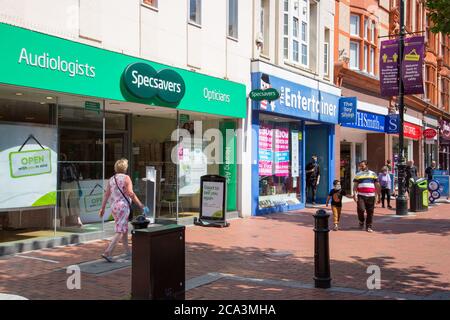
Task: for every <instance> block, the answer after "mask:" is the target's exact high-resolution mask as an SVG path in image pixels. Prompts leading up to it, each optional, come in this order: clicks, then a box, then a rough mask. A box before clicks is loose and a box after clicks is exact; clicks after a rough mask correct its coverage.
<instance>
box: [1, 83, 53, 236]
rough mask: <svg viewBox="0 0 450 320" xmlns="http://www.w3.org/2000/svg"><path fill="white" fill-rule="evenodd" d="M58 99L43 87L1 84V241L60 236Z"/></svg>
mask: <svg viewBox="0 0 450 320" xmlns="http://www.w3.org/2000/svg"><path fill="white" fill-rule="evenodd" d="M54 102H55V99H54V97H51V96H50V95H48V94H47V95H45V94H43V93H40V92H37V91H32V90H28V89H24V88H14V87H6V86H2V87H1V88H0V137H1V139H0V177H1V188H0V245H3V244H6V245H7V243H9V242H12V241H18V240H26V239H32V238H36V237H39V236H42V237H52V236H54V213H55V206H56V196H55V191H56V181H57V173H56V172H57V170H56V167H57V165H56V158H57V128H56V125H55V121H56V116H55V111H56V107H55V103H54Z"/></svg>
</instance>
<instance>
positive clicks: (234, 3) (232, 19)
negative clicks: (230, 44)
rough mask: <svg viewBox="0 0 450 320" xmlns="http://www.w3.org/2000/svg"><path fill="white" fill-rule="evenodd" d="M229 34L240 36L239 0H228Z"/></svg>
mask: <svg viewBox="0 0 450 320" xmlns="http://www.w3.org/2000/svg"><path fill="white" fill-rule="evenodd" d="M228 36H229V37H232V38H235V39H237V38H238V0H228Z"/></svg>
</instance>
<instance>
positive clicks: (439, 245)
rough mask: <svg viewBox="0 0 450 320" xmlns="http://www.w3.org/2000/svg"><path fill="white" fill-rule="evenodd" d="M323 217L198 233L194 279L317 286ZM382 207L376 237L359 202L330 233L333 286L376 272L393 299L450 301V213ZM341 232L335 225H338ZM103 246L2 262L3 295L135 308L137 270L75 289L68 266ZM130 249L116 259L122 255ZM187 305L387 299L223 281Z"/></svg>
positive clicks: (307, 213) (236, 223)
mask: <svg viewBox="0 0 450 320" xmlns="http://www.w3.org/2000/svg"><path fill="white" fill-rule="evenodd" d="M314 211H315V209H305V210H302V211H301V212H295V213H289V214H274V215H268V216H263V217H252V218H246V219H239V220H233V221H231V227H229V228H224V229H215V228H201V227H189V228H187V231H186V242H187V243H186V244H187V245H186V263H187V266H186V279H191V278H193V277H197V276H201V275H204V274H206V273H208V272H220V273H230V274H234V275H238V276H241V277H251V278H261V279H288V280H293V281H299V282H301V283H305V284H312V283H313V282H312V277H313V273H314V262H313V254H314V248H313V239H314V237H313V231H312V228H313V218H312V213H313V212H314ZM394 213H395V212H394V211H390V210H387V209H381V208H377V210H376V216H375V220H374V229H375V233H373V234H369V233H367V232H364V231H360V230H358V229H357V218H356V213H355V205H354V203H346V204H345V205H344V210H343V216H342V221H341V228H342V230H341V231H338V232H332V231H331V232H330V252H331V260H332V262H331V270H332V278H333V282H332V284H333V286H334V287H336V286H338V287H346V288H354V289H362V290H367V287H366V279H367V277H368V276H369V274H367V273H366V270H367V267H368V266H369V265H373V264H374V265H377V266H379V267H380V268H381V279H382V280H381V285H382V289H383V290H387V291H389V292H397V293H407V294H413V295H416V296H421V297H425V296H428V295H430V294H433V293H440V292H449V291H448V290H449V288H450V255H449V254H448V252H450V205H448V204H442V205H439V206H436V207H433V208H431V210H430V211H429V212H426V213H418V214H417V215H416V216H410V217H402V218H396V217H392V215H393V214H394ZM330 223H331V219H330ZM106 243H107V242H106V241H104V240H99V241H93V242H89V243H86V244H82V245H78V246H70V247H59V248H54V249H44V250H39V251H33V252H29V253H26V255H29V256H34V257H41V258H44V259H50V260H56V261H58V262H59V263H57V264H55V263H50V262H44V261H38V260H29V259H23V258H20V257H14V256H8V257H1V258H0V292H2V293H11V294H18V295H22V296H25V297H27V298H30V299H128V298H129V296H130V276H131V269H130V268H126V269H122V270H118V271H114V272H112V273H107V274H103V275H91V274H85V273H83V274H82V283H81V286H82V288H81V290H68V289H67V288H66V280H67V277H68V276H69V275H68V274H66V272H65V267H67V266H68V265H72V264H78V263H82V262H85V261H91V260H95V259H98V257H99V254H100V253H101V252H102V250H103V249H104V247H105V245H106ZM120 250H121V248H120V247H119V249H118V251H117V252H116V253H117V254H119V253H120V252H119V251H120ZM186 298H187V299H352V300H354V299H382V298H383V297H373V296H367V295H355V294H350V293H341V292H333V291H329V290H321V289H295V288H288V287H281V286H280V287H278V286H272V285H267V284H254V283H246V282H239V281H236V280H228V279H221V280H218V281H216V282H213V283H210V284H207V285H205V286H202V287H198V288H194V289H192V290H189V291H188V292H187V293H186Z"/></svg>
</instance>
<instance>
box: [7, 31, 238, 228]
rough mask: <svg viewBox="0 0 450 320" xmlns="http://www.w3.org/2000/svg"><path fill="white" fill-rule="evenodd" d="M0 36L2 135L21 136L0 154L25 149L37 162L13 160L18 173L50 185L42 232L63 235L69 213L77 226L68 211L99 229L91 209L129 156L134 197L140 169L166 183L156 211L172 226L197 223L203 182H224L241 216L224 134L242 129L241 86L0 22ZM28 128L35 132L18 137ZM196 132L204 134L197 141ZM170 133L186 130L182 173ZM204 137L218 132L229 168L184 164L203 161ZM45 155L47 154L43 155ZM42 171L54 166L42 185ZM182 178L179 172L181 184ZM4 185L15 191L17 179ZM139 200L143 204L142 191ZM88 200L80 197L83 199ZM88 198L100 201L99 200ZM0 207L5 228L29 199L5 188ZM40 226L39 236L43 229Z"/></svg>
mask: <svg viewBox="0 0 450 320" xmlns="http://www.w3.org/2000/svg"><path fill="white" fill-rule="evenodd" d="M0 38H1V39H3V40H2V41H1V42H0V70H1V72H0V129H1V127H2V126H3V129H4V130H3V131H4V132H12V134H13V135H14V134H16V132H17V135H18V136H17V137H15V136H14V137H13V138H17V141H20V142H17V143H16V144H15V145H12V146H10V145H9V144H8V143H7V141H6V140H4V143H3V144H4V145H5V146H3V147H2V143H0V148H2V149H3V150H2V149H0V152H2V151H6V150H9V149H11V150H12V151H14V152H25V151H30V150H31V151H32V153H31V155H32V156H36V158H32V157H27V158H26V159H28V160H18V164H14V165H15V167H14V168H16V169H17V170H16V171H18V172H19V171H20V170H22V171H24V172H30V173H34V172H37V173H38V174H37V175H31V176H30V177H29V178H31V177H32V176H34V177H36V178H37V179H41V181H44V180H45V181H47V180H48V186H47V187H46V188H47V189H46V192H44V191H40V192H37V194H38V195H39V196H41V197H42V196H46V197H44V199H46V200H45V201H44V202H40V206H41V207H42V208H41V209H43V210H44V209H47V210H49V211H48V212H49V216H50V215H52V216H53V215H54V225H53V226H51V225H48V224H47V225H46V226H45V228H49V227H52V228H53V229H54V230H57V228H59V227H62V224H63V223H62V219H63V218H64V219H65V218H67V217H68V216H71V215H74V216H75V217H78V218H79V217H80V216H81V220H83V214H78V216H77V213H74V214H73V213H72V212H71V211H73V208H74V207H80V208H81V207H83V209H80V211H83V210H84V211H83V212H84V213H86V212H88V211H89V212H90V216H89V217H90V218H86V219H85V220H86V221H81V222H80V219H78V222H77V223H78V224H80V225H81V224H86V223H91V222H93V223H95V222H99V221H96V219H95V218H93V212H95V209H96V205H95V203H96V202H98V201H99V200H98V198H99V197H100V194H101V193H102V188H103V187H104V183H105V182H106V179H108V177H109V175H110V174H112V172H111V171H112V168H113V166H112V163H113V162H114V161H115V160H116V159H117V158H119V157H127V158H129V160H130V172H129V173H130V175H131V176H132V177H133V181H135V182H136V188H137V189H138V192H139V184H141V182H142V178H143V177H144V176H143V175H145V173H144V171H145V168H146V167H148V166H153V167H155V168H156V170H157V172H158V173H157V175H158V181H166V185H165V186H163V185H162V186H160V187H161V188H160V190H159V191H158V192H159V196H161V198H159V199H158V200H159V203H163V204H165V205H166V208H163V209H162V208H159V210H160V211H167V215H166V216H167V217H168V218H175V219H178V218H179V214H180V213H183V216H187V217H191V216H195V214H196V212H197V211H198V193H199V189H198V186H197V183H198V179H199V176H200V175H201V174H221V175H224V176H226V177H227V184H228V192H227V195H228V198H227V209H228V210H229V211H236V210H237V209H238V208H237V200H236V199H237V192H238V191H237V188H236V185H237V180H238V170H237V165H236V163H235V162H236V161H235V160H236V153H237V141H236V137H235V136H233V135H227V134H226V132H227V130H236V129H237V128H238V127H239V126H240V122H239V119H241V118H245V116H246V87H245V85H243V84H239V83H235V82H232V81H227V80H224V79H220V78H216V77H211V76H207V75H204V74H200V73H197V72H192V71H188V70H184V69H180V68H174V67H170V66H167V65H164V64H161V63H157V62H153V61H148V60H144V59H140V58H137V57H133V56H129V55H124V54H120V53H117V52H112V51H108V50H104V49H100V48H97V47H93V46H90V45H85V44H81V43H78V42H74V41H69V40H66V39H62V38H58V37H55V36H50V35H47V34H43V33H39V32H35V31H30V30H28V29H23V28H20V27H16V26H11V25H7V24H3V23H0ZM5 39H7V40H6V41H5ZM77 115H79V119H77ZM28 127H29V128H33V129H32V130H31V129H30V132H24V131H27V130H28V129H27V128H28ZM194 128H195V129H196V130H201V131H200V133H199V132H195V130H193V129H194ZM199 128H200V129H199ZM169 129H170V130H169ZM175 129H187V130H188V132H189V133H190V134H192V137H193V140H192V147H191V146H182V147H180V146H178V148H180V150H179V151H178V152H179V154H183V156H184V157H187V158H185V162H184V166H183V168H182V169H181V168H180V167H181V165H178V166H176V165H175V164H173V163H171V161H169V156H168V154H169V153H170V151H171V149H173V147H174V145H175V144H176V143H177V141H176V140H175V141H173V140H174V139H173V131H175ZM208 129H217V130H218V132H222V133H223V145H221V152H222V153H223V155H224V157H223V158H224V159H226V160H225V161H224V162H225V163H210V162H209V161H207V163H206V164H203V165H196V166H189V164H188V162H189V161H188V160H189V159H191V157H193V155H200V156H201V157H203V158H204V159H207V155H203V154H201V153H200V152H203V149H205V147H206V146H207V144H208V141H207V139H205V138H203V136H204V135H205V132H206V131H207V130H208ZM44 134H45V138H40V139H41V140H42V141H48V142H46V145H44V144H43V143H40V141H41V140H39V136H43V137H44ZM20 135H23V137H25V136H26V137H27V138H30V139H25V140H26V143H25V142H24V144H23V145H19V144H20V143H21V141H22V140H21V139H23V137H22V136H20ZM83 137H86V138H85V139H86V141H83V139H84V138H83ZM194 137H195V138H194ZM199 137H200V138H199ZM33 138H34V140H37V142H35V141H34V140H33ZM171 138H172V139H171ZM1 139H7V138H6V137H4V136H3V137H1ZM55 139H56V141H54V140H55ZM196 139H197V140H199V139H201V140H202V141H197V140H196ZM11 140H14V139H11ZM41 144H42V145H41ZM27 146H30V147H29V148H28V149H30V150H27ZM7 147H8V148H7ZM41 147H42V150H49V151H48V152H47V151H45V152H44V151H42V150H41V149H40V148H41ZM36 150H37V151H36ZM33 152H34V153H33ZM9 153H11V152H9ZM9 153H8V154H5V155H4V157H3V156H1V157H0V161H3V162H5V163H1V166H2V167H6V168H7V169H8V170H10V171H11V170H12V169H11V168H10V167H11V164H9V165H8V163H7V161H10V160H8V156H9ZM42 154H45V155H46V158H45V159H44V158H39V157H40V156H41V155H42ZM47 154H48V155H47ZM22 158H23V159H25V157H22ZM208 160H209V159H208ZM20 161H23V162H24V163H25V162H26V164H27V165H25V164H20ZM39 161H42V163H38V162H39ZM35 162H36V163H35ZM39 166H42V167H43V168H44V167H45V168H47V169H48V170H50V168H52V170H50V171H52V172H53V175H51V176H49V177H47V176H46V174H48V172H47V171H45V170H44V169H39V168H38V167H39ZM174 166H175V167H174ZM5 170H6V169H5ZM74 172H75V173H74ZM174 172H175V173H174ZM180 172H182V173H183V174H185V176H183V177H182V179H181V176H180ZM5 173H6V171H5ZM174 174H175V175H176V178H175V179H174V178H173V175H174ZM2 175H3V172H2ZM2 175H0V176H2ZM24 176H25V175H24ZM169 176H171V179H169V178H168V177H169ZM0 179H2V178H0ZM169 180H171V183H170V186H169V183H168V182H167V181H169ZM181 180H182V181H181ZM11 181H12V178H11ZM88 181H91V183H90V184H89V183H88ZM10 183H11V185H10V186H11V187H12V188H13V187H14V184H13V183H14V181H12V182H10ZM24 183H25V184H26V186H27V187H28V186H30V185H32V184H33V183H34V182H33V181H31V180H29V181H25V180H24ZM64 183H65V184H66V185H67V186H69V185H70V186H71V187H70V188H69V187H68V189H67V190H73V189H74V188H75V189H79V190H78V191H77V192H72V193H67V192H63V193H64V195H63V194H62V192H61V191H62V190H63V189H64V188H63V187H62V184H64ZM75 183H76V184H75ZM162 184H163V183H162ZM80 185H82V186H81V187H80ZM83 185H86V188H83ZM97 185H100V186H101V187H98V186H97ZM27 187H25V188H24V189H26V188H27ZM54 187H56V189H55V190H54V192H55V193H53V194H54V195H56V196H54V197H53V198H52V197H51V196H50V197H49V196H48V195H49V194H51V192H52V188H54ZM141 189H142V188H141ZM166 189H170V190H169V191H167V190H166ZM166 191H167V192H166ZM27 193H28V195H30V194H33V190H31V189H27V190H25V191H24V194H19V195H17V197H16V196H14V197H15V199H25V198H26V197H27ZM74 193H75V194H76V193H78V194H79V196H74V195H73V194H74ZM140 194H142V196H145V192H144V190H143V189H142V190H141V193H140ZM84 195H86V198H83V199H82V197H83V196H84ZM93 195H97V199H94V198H95V197H94V198H93ZM34 197H37V195H35V196H34ZM87 197H90V198H87ZM2 199H4V201H3V205H0V217H2V213H3V215H5V214H6V215H8V218H7V219H6V220H10V221H11V220H14V219H15V217H14V213H15V212H16V211H17V210H20V211H21V214H22V212H26V211H27V210H28V209H30V210H31V207H32V204H30V203H28V202H27V201H25V200H20V201H19V200H17V201H16V202H14V201H13V200H11V196H10V195H9V194H8V191H7V190H3V191H1V192H0V202H2ZM66 200H67V203H64V205H63V204H62V202H64V201H66ZM86 201H88V202H89V201H91V202H90V205H83V203H86ZM75 203H76V205H74V204H75ZM60 206H66V207H67V208H68V210H66V211H67V212H66V214H65V215H64V217H61V214H60V213H59V211H60V210H59V209H58V207H60ZM35 207H36V206H35ZM38 207H39V206H38ZM67 208H66V209H67ZM33 209H34V208H33ZM88 209H89V210H88ZM87 216H88V215H87V213H86V217H87ZM161 216H163V215H161ZM3 220H5V219H3ZM50 220H53V218H52V219H50ZM21 221H22V222H23V217H21ZM101 222H102V225H103V223H104V222H103V221H101ZM75 224H76V223H75ZM0 225H2V224H1V220H0ZM3 225H8V222H6V223H5V222H3ZM36 225H39V226H40V227H39V228H44V227H43V226H42V225H41V224H39V223H36ZM69 225H70V223H69ZM26 227H28V226H26ZM30 228H32V226H31V225H30ZM13 229H14V228H13Z"/></svg>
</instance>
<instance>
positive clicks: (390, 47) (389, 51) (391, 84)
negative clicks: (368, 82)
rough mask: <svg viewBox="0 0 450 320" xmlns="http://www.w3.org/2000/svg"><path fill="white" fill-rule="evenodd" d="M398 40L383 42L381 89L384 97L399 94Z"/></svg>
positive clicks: (381, 51) (381, 50)
mask: <svg viewBox="0 0 450 320" xmlns="http://www.w3.org/2000/svg"><path fill="white" fill-rule="evenodd" d="M398 49H399V47H398V40H385V41H382V42H381V49H380V91H381V95H382V96H383V97H392V96H397V95H398V91H399V83H398V78H399V66H398V58H399V56H398Z"/></svg>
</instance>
